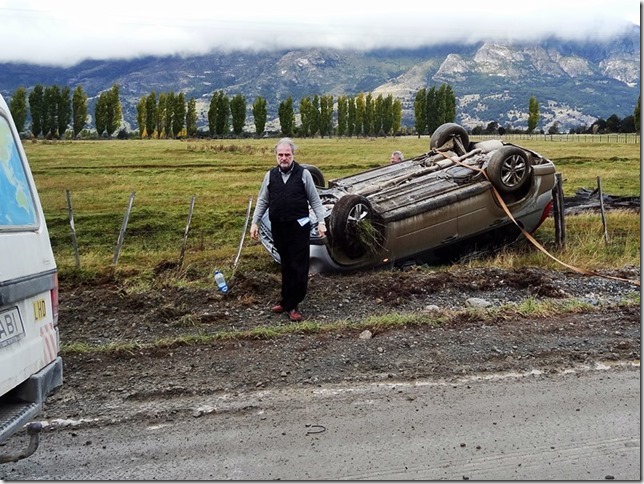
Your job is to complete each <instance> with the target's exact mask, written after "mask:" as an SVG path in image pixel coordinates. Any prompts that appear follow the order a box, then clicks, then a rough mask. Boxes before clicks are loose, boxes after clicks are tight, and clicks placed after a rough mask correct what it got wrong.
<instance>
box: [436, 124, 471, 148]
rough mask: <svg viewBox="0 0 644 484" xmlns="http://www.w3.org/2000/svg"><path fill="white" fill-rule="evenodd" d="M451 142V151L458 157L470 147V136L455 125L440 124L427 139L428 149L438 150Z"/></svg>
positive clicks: (461, 127) (459, 126)
mask: <svg viewBox="0 0 644 484" xmlns="http://www.w3.org/2000/svg"><path fill="white" fill-rule="evenodd" d="M449 142H451V143H452V146H453V150H454V151H455V152H456V153H458V154H459V155H463V154H465V153H466V152H467V150H468V147H469V145H470V136H469V135H468V134H467V131H465V128H463V126H461V125H460V124H456V123H445V124H441V125H440V126H439V127H438V128H436V131H434V133H433V134H432V136H431V138H430V139H429V149H430V150H433V149H439V148H442V147H443V146H445V145H446V144H447V143H449Z"/></svg>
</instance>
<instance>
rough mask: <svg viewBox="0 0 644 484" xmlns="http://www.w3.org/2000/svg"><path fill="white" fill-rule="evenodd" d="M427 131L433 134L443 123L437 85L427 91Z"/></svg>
mask: <svg viewBox="0 0 644 484" xmlns="http://www.w3.org/2000/svg"><path fill="white" fill-rule="evenodd" d="M426 103H427V132H428V133H429V134H432V133H433V132H434V131H436V128H438V127H439V126H440V125H441V124H442V123H441V119H442V117H441V113H440V111H439V109H440V107H439V102H438V91H437V90H436V87H434V86H432V87H430V88H429V90H428V91H427V99H426Z"/></svg>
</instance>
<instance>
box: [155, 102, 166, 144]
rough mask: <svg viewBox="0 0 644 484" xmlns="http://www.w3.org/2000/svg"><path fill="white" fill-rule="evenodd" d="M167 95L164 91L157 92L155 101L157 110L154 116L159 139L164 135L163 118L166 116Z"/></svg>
mask: <svg viewBox="0 0 644 484" xmlns="http://www.w3.org/2000/svg"><path fill="white" fill-rule="evenodd" d="M167 97H168V96H167V94H165V93H161V94H159V102H158V103H157V110H156V114H155V118H154V119H155V124H156V130H157V138H159V139H161V138H163V137H165V136H166V132H165V118H166V105H167V104H168V102H167Z"/></svg>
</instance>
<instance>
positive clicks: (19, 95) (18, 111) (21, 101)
mask: <svg viewBox="0 0 644 484" xmlns="http://www.w3.org/2000/svg"><path fill="white" fill-rule="evenodd" d="M9 111H11V117H12V118H13V122H14V123H15V125H16V129H17V130H18V133H22V131H23V130H24V129H25V123H26V121H27V90H26V89H25V88H24V87H19V88H18V89H16V91H15V92H14V93H13V96H11V101H9Z"/></svg>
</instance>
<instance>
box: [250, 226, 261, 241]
mask: <svg viewBox="0 0 644 484" xmlns="http://www.w3.org/2000/svg"><path fill="white" fill-rule="evenodd" d="M250 238H251V239H253V240H257V239H259V227H258V226H257V224H250Z"/></svg>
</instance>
